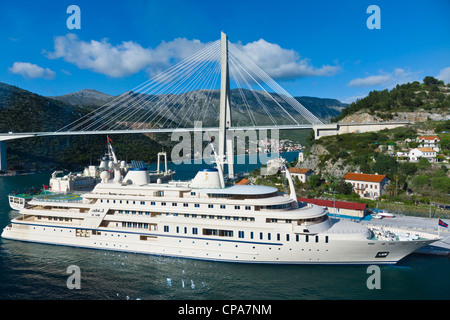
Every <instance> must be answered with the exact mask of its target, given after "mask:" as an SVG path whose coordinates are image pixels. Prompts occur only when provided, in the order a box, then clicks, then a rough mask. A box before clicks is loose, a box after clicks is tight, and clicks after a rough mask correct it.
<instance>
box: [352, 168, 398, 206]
mask: <svg viewBox="0 0 450 320" xmlns="http://www.w3.org/2000/svg"><path fill="white" fill-rule="evenodd" d="M344 179H345V182H347V183H350V184H351V185H352V187H353V191H355V192H356V193H357V194H358V195H359V196H360V197H361V198H367V199H372V200H375V199H378V198H379V197H381V196H382V194H383V191H384V187H385V186H386V185H387V184H388V183H389V178H388V177H387V176H385V175H381V174H368V173H356V172H347V173H346V174H345V176H344Z"/></svg>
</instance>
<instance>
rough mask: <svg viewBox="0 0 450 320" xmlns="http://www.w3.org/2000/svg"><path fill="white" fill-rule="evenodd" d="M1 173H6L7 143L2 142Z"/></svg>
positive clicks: (0, 147) (0, 154)
mask: <svg viewBox="0 0 450 320" xmlns="http://www.w3.org/2000/svg"><path fill="white" fill-rule="evenodd" d="M0 171H6V141H0Z"/></svg>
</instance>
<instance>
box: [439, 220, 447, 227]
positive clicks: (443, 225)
mask: <svg viewBox="0 0 450 320" xmlns="http://www.w3.org/2000/svg"><path fill="white" fill-rule="evenodd" d="M439 225H440V226H441V227H444V228H447V227H448V223H445V222H444V221H442V220H441V219H439Z"/></svg>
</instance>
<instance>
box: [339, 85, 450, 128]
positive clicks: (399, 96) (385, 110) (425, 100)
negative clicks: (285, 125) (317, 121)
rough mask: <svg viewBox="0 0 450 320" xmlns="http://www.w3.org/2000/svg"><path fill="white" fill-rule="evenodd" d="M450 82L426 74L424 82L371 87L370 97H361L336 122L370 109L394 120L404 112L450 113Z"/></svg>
mask: <svg viewBox="0 0 450 320" xmlns="http://www.w3.org/2000/svg"><path fill="white" fill-rule="evenodd" d="M449 108H450V86H449V85H448V84H447V85H445V84H444V83H443V82H442V81H439V80H437V79H435V78H433V77H425V78H424V79H423V82H422V83H419V82H418V81H414V82H412V83H405V84H401V85H397V86H396V87H395V88H393V89H392V90H388V89H385V90H381V91H376V90H374V91H371V92H370V93H369V94H368V96H367V97H365V98H362V99H358V100H357V101H355V102H353V103H351V104H350V106H349V107H348V108H346V109H344V110H343V111H342V113H341V114H340V115H339V116H338V117H336V118H334V119H333V120H332V121H333V122H347V121H345V119H346V118H347V117H349V116H351V115H354V114H356V113H362V112H364V113H368V114H369V115H371V116H372V117H374V118H375V119H377V120H381V121H387V120H393V119H395V117H396V116H397V115H398V113H400V112H417V111H425V112H426V111H429V112H431V111H434V112H437V113H448V110H449Z"/></svg>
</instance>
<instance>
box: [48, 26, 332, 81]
mask: <svg viewBox="0 0 450 320" xmlns="http://www.w3.org/2000/svg"><path fill="white" fill-rule="evenodd" d="M207 45H208V43H202V42H201V41H199V40H187V39H185V38H177V39H174V40H172V41H169V42H162V43H161V44H160V45H158V46H157V47H155V48H154V49H153V48H144V47H142V46H141V45H140V44H138V43H136V42H133V41H124V42H122V43H121V44H118V45H113V44H111V43H110V42H109V40H108V39H102V40H101V41H96V40H91V41H89V42H87V41H83V40H80V39H79V38H78V37H77V36H76V35H75V34H67V35H65V36H59V37H56V38H55V40H54V51H53V52H47V57H48V58H51V59H58V58H62V59H64V60H65V61H67V62H70V63H73V64H75V65H76V66H78V68H80V69H88V70H91V71H94V72H97V73H101V74H105V75H108V76H111V77H124V76H129V75H132V74H135V73H137V72H139V71H142V70H146V71H147V72H148V73H149V74H150V75H152V76H153V75H156V74H158V73H159V72H161V71H164V70H165V69H167V68H169V67H170V66H172V65H174V64H175V63H177V62H179V61H181V60H183V59H185V58H188V57H189V56H191V55H193V54H194V53H196V52H198V51H199V50H201V49H203V48H205V47H206V46H207ZM238 46H239V47H240V48H241V50H243V51H244V52H245V53H246V54H247V55H248V56H249V58H250V59H252V60H253V61H254V62H255V63H256V64H257V65H258V66H259V67H260V68H261V69H263V70H264V71H265V72H266V73H267V74H269V75H270V76H271V77H272V78H274V79H292V78H298V77H311V76H330V75H333V74H335V73H336V72H337V71H339V70H340V67H339V66H331V65H324V66H322V67H319V68H317V67H314V66H313V65H312V64H311V62H310V60H309V59H307V58H300V56H299V54H298V53H297V52H295V51H294V50H288V49H283V48H281V47H280V46H279V45H277V44H274V43H269V42H267V41H265V40H263V39H261V40H258V41H255V42H252V43H248V44H246V45H241V44H238Z"/></svg>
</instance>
